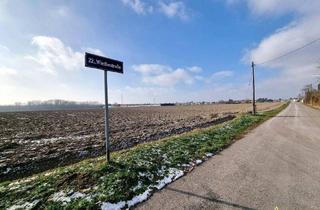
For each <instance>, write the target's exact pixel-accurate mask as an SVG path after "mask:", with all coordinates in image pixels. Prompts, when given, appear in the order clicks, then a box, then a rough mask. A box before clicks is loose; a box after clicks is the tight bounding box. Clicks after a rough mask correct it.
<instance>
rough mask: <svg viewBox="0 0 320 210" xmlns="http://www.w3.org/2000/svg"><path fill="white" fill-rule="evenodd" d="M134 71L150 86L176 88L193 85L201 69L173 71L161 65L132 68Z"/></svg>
mask: <svg viewBox="0 0 320 210" xmlns="http://www.w3.org/2000/svg"><path fill="white" fill-rule="evenodd" d="M132 68H133V70H134V71H137V72H139V73H141V74H142V81H143V82H144V83H146V84H150V85H158V86H175V85H177V84H179V83H182V84H189V85H190V84H192V83H193V82H194V79H195V78H194V77H195V75H194V74H196V73H198V72H199V70H200V69H201V68H200V67H196V66H193V67H188V68H177V69H173V68H172V67H170V66H166V65H160V64H141V65H134V66H132Z"/></svg>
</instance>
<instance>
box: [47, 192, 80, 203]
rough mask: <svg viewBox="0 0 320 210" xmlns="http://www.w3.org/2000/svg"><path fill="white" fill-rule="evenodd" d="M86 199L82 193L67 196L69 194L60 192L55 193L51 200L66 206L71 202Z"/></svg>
mask: <svg viewBox="0 0 320 210" xmlns="http://www.w3.org/2000/svg"><path fill="white" fill-rule="evenodd" d="M84 197H86V195H85V194H84V193H81V192H75V193H72V195H71V196H67V194H66V193H65V192H63V191H60V192H57V193H54V194H53V195H52V197H51V200H52V201H55V202H62V203H63V204H66V203H69V202H71V200H74V199H78V198H84Z"/></svg>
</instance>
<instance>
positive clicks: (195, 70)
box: [187, 66, 202, 73]
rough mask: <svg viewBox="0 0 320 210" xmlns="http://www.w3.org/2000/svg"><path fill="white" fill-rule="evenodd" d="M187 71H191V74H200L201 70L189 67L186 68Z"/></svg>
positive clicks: (197, 67) (196, 67)
mask: <svg viewBox="0 0 320 210" xmlns="http://www.w3.org/2000/svg"><path fill="white" fill-rule="evenodd" d="M187 69H188V70H189V71H191V72H192V73H200V72H202V68H201V67H199V66H191V67H188V68H187Z"/></svg>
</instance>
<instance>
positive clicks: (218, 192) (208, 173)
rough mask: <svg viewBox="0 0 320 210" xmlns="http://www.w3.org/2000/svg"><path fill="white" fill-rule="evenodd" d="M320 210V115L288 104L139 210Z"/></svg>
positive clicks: (305, 107)
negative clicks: (281, 110)
mask: <svg viewBox="0 0 320 210" xmlns="http://www.w3.org/2000/svg"><path fill="white" fill-rule="evenodd" d="M275 207H278V209H279V210H282V209H290V210H291V209H320V110H315V109H312V108H309V107H307V106H305V105H302V104H300V103H291V104H290V105H289V106H288V107H287V108H286V109H285V110H284V111H283V112H281V113H280V114H279V115H278V116H276V117H274V118H272V119H270V120H269V121H267V122H265V123H264V124H262V125H261V126H259V127H258V128H256V129H255V130H253V131H252V132H250V133H249V134H248V135H247V136H246V137H245V138H243V139H241V140H239V141H237V142H235V143H234V144H233V145H231V146H230V147H229V148H227V149H225V150H224V151H223V152H221V153H220V154H219V155H216V156H214V157H212V158H210V159H209V160H208V161H206V162H205V163H203V164H202V165H200V166H199V167H196V169H195V170H193V171H192V172H191V173H189V174H188V175H186V176H184V177H182V178H181V179H179V180H177V181H176V182H174V183H172V184H170V185H168V186H167V187H166V188H164V189H163V190H162V191H159V192H156V193H155V194H154V195H153V196H152V197H151V198H150V199H149V200H148V201H146V202H144V203H142V204H140V205H138V206H137V209H190V210H191V209H192V210H197V209H268V210H270V209H271V210H273V209H275Z"/></svg>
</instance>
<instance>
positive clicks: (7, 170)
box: [3, 167, 11, 174]
mask: <svg viewBox="0 0 320 210" xmlns="http://www.w3.org/2000/svg"><path fill="white" fill-rule="evenodd" d="M10 171H11V168H9V167H8V168H7V169H6V171H5V172H3V174H7V173H9V172H10Z"/></svg>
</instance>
